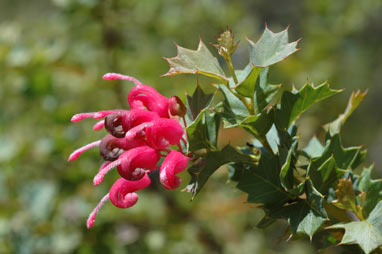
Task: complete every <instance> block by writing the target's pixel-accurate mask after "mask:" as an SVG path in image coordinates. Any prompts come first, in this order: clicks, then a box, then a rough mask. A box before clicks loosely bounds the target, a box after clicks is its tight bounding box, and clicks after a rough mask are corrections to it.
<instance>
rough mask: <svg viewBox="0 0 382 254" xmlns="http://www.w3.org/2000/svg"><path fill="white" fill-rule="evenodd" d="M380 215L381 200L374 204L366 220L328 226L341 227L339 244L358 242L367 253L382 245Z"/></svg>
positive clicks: (381, 213) (381, 210) (381, 211)
mask: <svg viewBox="0 0 382 254" xmlns="http://www.w3.org/2000/svg"><path fill="white" fill-rule="evenodd" d="M381 216H382V201H380V202H379V203H378V204H377V205H376V207H375V208H374V209H373V211H372V212H371V213H370V216H369V218H367V220H364V221H353V222H349V223H339V224H335V225H333V226H330V227H328V228H329V229H337V228H343V229H344V230H345V234H344V236H343V237H342V240H341V244H358V245H359V246H360V247H361V249H362V250H363V251H364V252H365V253H366V254H369V253H371V252H372V251H373V250H375V249H376V248H378V247H379V246H381V245H382V222H381Z"/></svg>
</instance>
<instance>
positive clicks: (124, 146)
mask: <svg viewBox="0 0 382 254" xmlns="http://www.w3.org/2000/svg"><path fill="white" fill-rule="evenodd" d="M143 145H146V141H145V140H144V139H143V138H137V139H132V140H129V139H126V138H116V137H114V136H112V135H110V134H109V135H106V136H105V137H104V138H103V139H102V140H101V143H100V145H99V151H100V154H101V156H102V157H103V158H104V159H105V160H107V161H114V160H116V159H118V157H119V156H120V155H121V154H122V153H123V152H124V151H127V150H130V149H132V148H135V147H139V146H143Z"/></svg>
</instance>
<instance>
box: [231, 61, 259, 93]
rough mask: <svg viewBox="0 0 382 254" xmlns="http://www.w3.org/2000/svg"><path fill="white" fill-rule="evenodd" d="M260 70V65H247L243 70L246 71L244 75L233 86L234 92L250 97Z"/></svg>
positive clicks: (253, 91)
mask: <svg viewBox="0 0 382 254" xmlns="http://www.w3.org/2000/svg"><path fill="white" fill-rule="evenodd" d="M261 70H262V68H260V67H256V66H254V65H248V66H247V67H246V68H245V69H244V70H243V71H245V72H247V73H246V76H245V77H244V78H243V79H242V80H241V81H239V83H238V84H237V85H236V86H235V87H234V89H235V90H236V92H237V93H238V94H240V95H241V96H244V97H247V98H252V97H253V94H254V93H255V87H256V83H257V78H258V77H259V74H260V72H261Z"/></svg>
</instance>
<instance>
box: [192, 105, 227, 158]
mask: <svg viewBox="0 0 382 254" xmlns="http://www.w3.org/2000/svg"><path fill="white" fill-rule="evenodd" d="M219 127H220V115H219V114H217V113H216V112H214V111H211V110H208V109H203V110H202V111H201V112H200V114H199V115H198V117H197V118H196V119H195V121H193V122H192V124H190V125H189V126H188V127H187V129H186V131H187V136H188V141H189V150H190V151H191V152H194V151H197V150H199V149H203V148H206V149H212V150H215V149H216V146H217V140H218V132H219Z"/></svg>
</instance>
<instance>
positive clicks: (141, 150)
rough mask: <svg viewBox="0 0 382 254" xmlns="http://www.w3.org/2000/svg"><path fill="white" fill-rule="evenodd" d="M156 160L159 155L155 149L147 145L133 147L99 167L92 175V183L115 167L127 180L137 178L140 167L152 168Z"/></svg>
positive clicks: (96, 182)
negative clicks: (93, 175)
mask: <svg viewBox="0 0 382 254" xmlns="http://www.w3.org/2000/svg"><path fill="white" fill-rule="evenodd" d="M158 160H159V155H158V152H157V151H156V150H155V149H153V148H151V147H149V146H140V147H135V148H133V149H130V150H128V151H126V152H124V153H122V154H121V155H120V156H119V158H118V159H117V160H115V161H113V162H112V163H110V164H108V165H107V166H106V167H103V168H102V169H100V171H99V172H98V174H97V175H96V176H95V177H94V180H93V183H94V185H99V184H100V183H101V182H102V181H103V178H104V177H105V175H106V174H107V173H108V172H109V171H110V170H112V169H113V168H115V167H117V170H118V173H119V174H120V176H121V177H123V178H126V179H127V180H139V179H140V178H142V176H143V175H142V174H141V172H142V169H144V170H149V171H151V170H154V169H155V168H156V164H157V162H158Z"/></svg>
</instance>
